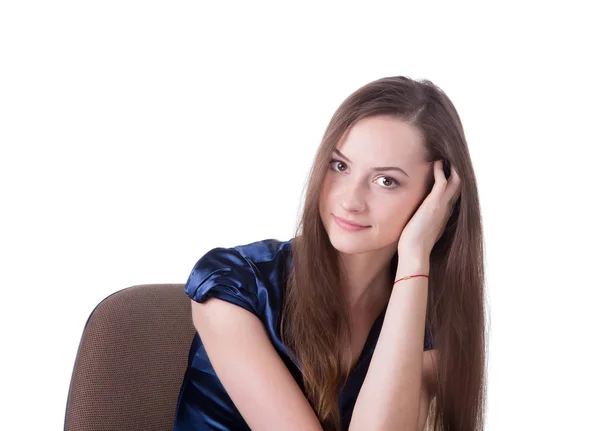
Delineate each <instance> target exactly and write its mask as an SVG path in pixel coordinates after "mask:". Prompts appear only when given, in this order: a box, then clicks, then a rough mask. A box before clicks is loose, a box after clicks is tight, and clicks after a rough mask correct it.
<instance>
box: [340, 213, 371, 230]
mask: <svg viewBox="0 0 600 431" xmlns="http://www.w3.org/2000/svg"><path fill="white" fill-rule="evenodd" d="M332 215H333V219H334V221H335V223H336V224H337V225H338V226H339V227H341V228H342V229H345V230H347V231H351V232H355V231H359V230H364V229H367V228H369V227H370V226H363V225H357V224H353V223H350V222H346V221H344V220H343V219H341V218H339V217H337V216H336V215H335V214H332Z"/></svg>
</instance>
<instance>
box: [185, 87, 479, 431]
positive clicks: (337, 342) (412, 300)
mask: <svg viewBox="0 0 600 431" xmlns="http://www.w3.org/2000/svg"><path fill="white" fill-rule="evenodd" d="M482 238H483V235H482V226H481V216H480V208H479V199H478V194H477V185H476V180H475V175H474V171H473V166H472V163H471V160H470V157H469V151H468V148H467V143H466V140H465V136H464V132H463V128H462V124H461V121H460V119H459V116H458V114H457V112H456V110H455V108H454V106H453V104H452V102H451V101H450V99H449V98H448V97H447V96H446V95H445V93H444V92H443V91H442V90H440V89H439V88H438V87H436V86H435V85H434V84H433V83H431V82H430V81H428V80H421V81H415V80H411V79H409V78H406V77H402V76H399V77H388V78H382V79H379V80H377V81H374V82H371V83H369V84H367V85H365V86H363V87H361V88H359V89H358V90H357V91H355V92H354V93H353V94H351V95H350V96H349V97H348V98H347V99H346V100H345V101H344V102H343V103H342V104H341V106H340V107H339V108H338V110H337V111H336V112H335V114H334V115H333V117H332V119H331V121H330V123H329V125H328V127H327V129H326V131H325V134H324V137H323V140H322V142H321V145H320V146H319V148H318V151H317V155H316V158H315V161H314V164H313V166H312V170H311V175H310V178H309V182H308V190H307V193H306V201H305V203H304V209H303V214H302V218H301V220H300V223H299V225H298V229H297V231H296V236H295V237H293V238H292V239H290V240H288V241H278V240H275V239H267V240H263V241H257V242H254V243H251V244H246V245H240V246H237V247H232V248H221V247H219V248H215V249H213V250H211V251H209V252H208V253H206V254H205V255H204V256H203V257H202V258H201V259H200V260H199V261H198V262H197V263H196V265H195V266H194V268H193V270H192V272H191V274H190V276H189V278H188V280H187V283H186V285H185V292H186V293H187V295H188V296H189V297H190V298H191V303H192V318H193V322H194V325H195V327H196V329H197V333H196V335H195V337H194V339H193V342H192V346H191V349H190V355H189V362H188V368H187V371H186V374H185V378H184V381H183V384H182V387H181V392H180V395H179V399H178V403H177V411H176V417H175V430H176V431H182V430H248V429H252V430H286V431H289V430H302V431H306V430H347V429H350V430H359V431H364V430H392V429H394V430H423V429H425V426H426V425H427V426H428V428H431V429H435V430H457V431H470V430H481V429H483V424H484V409H485V363H486V357H485V347H486V333H485V318H484V266H483V241H482ZM211 298H215V300H210V299H211Z"/></svg>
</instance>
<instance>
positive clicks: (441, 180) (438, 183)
mask: <svg viewBox="0 0 600 431" xmlns="http://www.w3.org/2000/svg"><path fill="white" fill-rule="evenodd" d="M433 176H434V178H435V183H434V185H433V187H434V188H440V187H441V188H446V183H447V180H446V175H445V174H444V165H443V161H442V160H436V161H435V162H433Z"/></svg>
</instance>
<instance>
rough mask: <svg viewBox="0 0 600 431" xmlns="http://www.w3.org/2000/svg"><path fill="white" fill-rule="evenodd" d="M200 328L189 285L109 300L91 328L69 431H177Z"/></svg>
mask: <svg viewBox="0 0 600 431" xmlns="http://www.w3.org/2000/svg"><path fill="white" fill-rule="evenodd" d="M195 331H196V330H195V328H194V325H193V322H192V316H191V304H190V299H189V297H188V296H187V295H186V294H185V292H184V290H183V284H148V285H139V286H132V287H128V288H126V289H122V290H120V291H118V292H115V293H113V294H112V295H109V296H108V297H107V298H105V299H104V300H102V301H101V302H100V303H99V304H98V305H97V306H96V308H95V309H94V310H93V311H92V313H91V314H90V316H89V318H88V321H87V323H86V324H85V327H84V330H83V335H82V337H81V342H80V344H79V349H78V351H77V357H76V359H75V365H74V368H73V374H72V377H71V384H70V387H69V395H68V400H67V407H66V414H65V430H66V431H92V430H93V431H104V430H106V431H108V430H110V431H118V430H128V431H135V430H144V431H152V430H172V429H173V421H174V418H175V406H176V403H177V396H178V395H179V390H180V388H181V383H182V381H183V376H184V373H185V369H186V366H187V359H188V353H189V348H190V345H191V342H192V338H193V336H194V334H195Z"/></svg>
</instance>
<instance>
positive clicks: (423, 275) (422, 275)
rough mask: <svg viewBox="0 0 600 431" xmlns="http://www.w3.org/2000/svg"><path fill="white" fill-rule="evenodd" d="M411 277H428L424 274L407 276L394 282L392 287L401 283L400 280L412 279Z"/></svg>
mask: <svg viewBox="0 0 600 431" xmlns="http://www.w3.org/2000/svg"><path fill="white" fill-rule="evenodd" d="M413 277H427V278H429V276H428V275H426V274H415V275H407V276H406V277H402V278H399V279H398V280H396V281H394V284H393V285H395V284H396V283H398V282H399V281H402V280H408V279H409V278H413ZM393 285H392V286H393Z"/></svg>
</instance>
